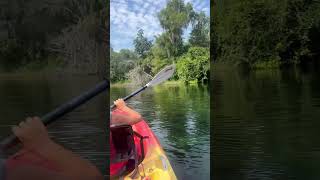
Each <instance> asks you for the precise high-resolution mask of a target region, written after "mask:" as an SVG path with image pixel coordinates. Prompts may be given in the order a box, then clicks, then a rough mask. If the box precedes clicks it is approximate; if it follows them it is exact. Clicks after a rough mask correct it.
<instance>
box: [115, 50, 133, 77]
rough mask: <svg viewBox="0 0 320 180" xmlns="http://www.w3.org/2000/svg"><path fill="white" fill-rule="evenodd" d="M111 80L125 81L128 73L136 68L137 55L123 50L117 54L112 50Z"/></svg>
mask: <svg viewBox="0 0 320 180" xmlns="http://www.w3.org/2000/svg"><path fill="white" fill-rule="evenodd" d="M110 55H111V58H110V80H111V82H117V81H125V80H126V79H127V73H128V72H129V71H130V70H132V69H133V68H134V67H135V64H136V62H137V59H138V58H137V55H136V54H135V53H134V52H132V51H130V50H128V49H121V50H120V52H115V51H113V50H112V48H111V49H110Z"/></svg>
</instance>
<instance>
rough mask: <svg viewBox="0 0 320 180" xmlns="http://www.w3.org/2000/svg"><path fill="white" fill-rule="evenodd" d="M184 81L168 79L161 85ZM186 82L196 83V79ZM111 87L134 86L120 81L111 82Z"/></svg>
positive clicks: (179, 83) (177, 83)
mask: <svg viewBox="0 0 320 180" xmlns="http://www.w3.org/2000/svg"><path fill="white" fill-rule="evenodd" d="M184 84H186V83H185V82H183V81H181V80H169V81H166V82H163V83H162V85H184ZM187 84H198V82H197V81H189V82H188V83H187ZM111 86H112V87H127V86H136V85H134V84H132V83H131V82H130V81H121V82H113V83H111Z"/></svg>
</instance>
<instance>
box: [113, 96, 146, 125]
mask: <svg viewBox="0 0 320 180" xmlns="http://www.w3.org/2000/svg"><path fill="white" fill-rule="evenodd" d="M114 104H115V105H116V108H117V109H119V110H121V111H124V112H126V115H122V114H116V113H112V118H111V121H110V123H111V125H120V124H129V125H133V124H136V123H138V122H140V121H141V120H142V117H141V115H140V114H139V113H138V112H136V111H134V110H133V109H131V108H129V107H128V106H127V105H126V103H125V102H124V101H123V99H118V100H116V101H114Z"/></svg>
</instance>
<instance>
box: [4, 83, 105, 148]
mask: <svg viewBox="0 0 320 180" xmlns="http://www.w3.org/2000/svg"><path fill="white" fill-rule="evenodd" d="M108 88H109V81H108V80H104V81H102V82H100V83H98V84H97V85H96V86H95V87H94V88H92V89H90V90H88V91H86V92H84V93H83V94H81V95H80V96H78V97H75V98H73V99H71V100H70V101H68V102H67V103H65V104H63V105H61V106H59V107H58V108H56V109H55V110H53V111H51V112H49V113H48V114H46V115H44V116H42V117H41V118H40V119H41V120H42V122H43V124H44V125H46V126H47V125H49V124H51V123H52V122H54V121H56V120H57V119H58V118H60V117H62V116H63V115H65V114H67V113H69V112H71V111H72V110H74V109H75V108H77V107H79V106H80V105H82V104H84V103H85V102H87V101H88V100H90V99H91V98H93V97H95V96H96V95H98V94H100V93H101V92H103V91H105V90H107V89H108ZM18 143H19V140H18V138H17V137H16V136H15V135H11V136H9V137H7V138H6V139H4V140H3V141H2V142H1V143H0V148H1V149H0V150H6V149H8V148H10V147H13V146H14V145H16V144H18Z"/></svg>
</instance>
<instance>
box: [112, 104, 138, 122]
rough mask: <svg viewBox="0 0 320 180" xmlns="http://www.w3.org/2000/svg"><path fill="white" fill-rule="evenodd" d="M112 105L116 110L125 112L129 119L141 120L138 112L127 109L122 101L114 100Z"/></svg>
mask: <svg viewBox="0 0 320 180" xmlns="http://www.w3.org/2000/svg"><path fill="white" fill-rule="evenodd" d="M114 104H115V105H116V107H117V108H118V109H120V110H122V111H124V112H126V113H127V114H128V116H129V117H131V118H134V119H139V120H141V115H140V114H139V113H138V112H136V111H134V110H133V109H131V108H129V107H128V106H127V105H126V103H125V102H124V100H123V99H118V100H116V101H115V102H114Z"/></svg>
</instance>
